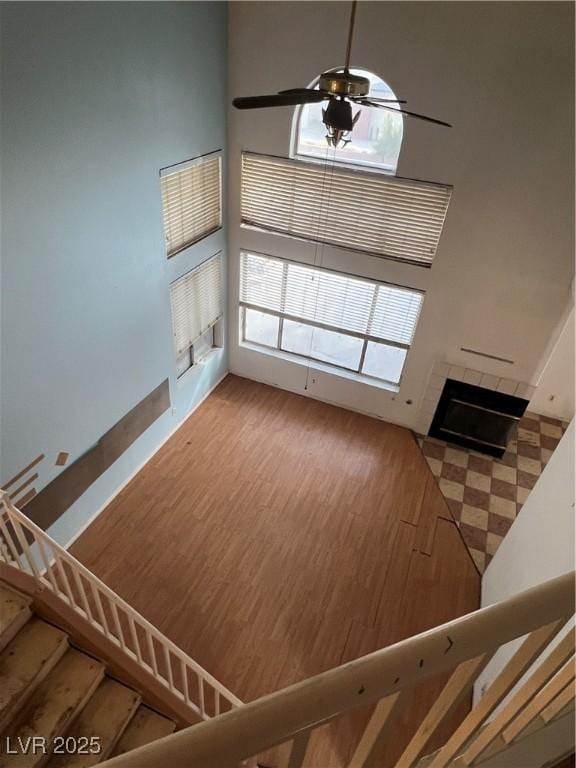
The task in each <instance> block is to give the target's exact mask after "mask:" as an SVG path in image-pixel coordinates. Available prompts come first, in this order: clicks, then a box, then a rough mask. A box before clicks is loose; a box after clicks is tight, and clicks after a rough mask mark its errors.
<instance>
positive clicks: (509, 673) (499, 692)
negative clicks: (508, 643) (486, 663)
mask: <svg viewBox="0 0 576 768" xmlns="http://www.w3.org/2000/svg"><path fill="white" fill-rule="evenodd" d="M565 623H566V619H561V620H560V621H553V622H552V623H550V624H546V625H545V626H543V627H540V629H536V630H534V632H532V633H531V634H530V635H528V637H527V638H526V639H525V640H524V642H523V643H522V645H521V646H520V648H518V650H517V651H516V653H515V654H514V656H512V658H511V659H510V661H509V662H508V663H507V664H506V666H505V667H504V669H503V670H502V672H500V674H499V675H498V677H497V678H496V679H495V680H494V682H493V683H492V684H491V686H490V687H489V688H488V690H487V691H486V693H485V694H484V696H483V697H482V698H481V699H480V701H479V702H478V703H477V704H476V706H475V707H474V709H472V711H471V712H470V713H469V714H468V716H467V717H466V718H465V719H464V720H463V722H462V723H461V724H460V725H459V727H458V728H457V729H456V730H455V731H454V733H453V734H452V736H451V737H450V738H449V739H448V741H447V742H446V744H445V745H444V746H443V747H442V749H441V750H440V751H439V752H438V754H437V755H436V757H435V758H434V759H433V760H432V762H431V763H430V766H429V767H428V768H446V766H447V765H449V764H450V762H451V760H452V759H453V758H454V757H456V755H457V754H460V752H461V751H462V748H463V747H464V745H465V744H466V742H469V741H470V739H471V738H472V737H473V736H475V735H476V734H477V733H478V731H479V730H480V728H481V727H482V725H483V723H484V722H485V721H486V720H487V719H488V718H489V717H490V715H491V714H492V712H494V710H495V709H496V707H498V705H499V704H500V702H502V701H503V699H505V698H506V696H507V695H508V694H509V693H510V691H511V690H512V688H513V687H514V686H515V685H516V683H517V682H518V680H520V678H521V677H522V676H523V675H524V673H525V672H526V671H527V670H528V669H529V668H530V667H531V666H532V664H533V663H534V662H535V661H536V659H537V658H538V656H539V655H540V654H541V653H542V651H543V650H544V649H545V648H546V646H547V645H548V643H550V641H551V640H552V639H553V638H554V637H555V636H556V635H557V634H558V632H559V631H560V630H561V629H562V627H563V626H564V624H565Z"/></svg>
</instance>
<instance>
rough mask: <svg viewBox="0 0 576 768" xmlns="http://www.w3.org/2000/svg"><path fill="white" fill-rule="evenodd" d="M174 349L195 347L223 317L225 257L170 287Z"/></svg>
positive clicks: (209, 262) (208, 263)
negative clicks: (223, 263)
mask: <svg viewBox="0 0 576 768" xmlns="http://www.w3.org/2000/svg"><path fill="white" fill-rule="evenodd" d="M170 306H171V310H172V333H173V335H174V349H175V351H176V354H177V355H179V354H181V353H182V352H184V351H185V350H186V349H188V348H189V347H191V346H192V344H194V342H195V341H196V340H197V339H198V338H199V337H200V336H201V335H202V334H203V333H205V332H206V331H207V330H208V328H210V327H211V326H212V325H214V323H216V322H217V321H218V320H220V318H221V317H222V316H223V314H224V300H223V283H222V256H221V255H220V254H217V255H216V256H213V257H212V258H211V259H209V260H208V261H205V262H204V263H203V264H201V265H200V266H199V267H196V269H193V270H192V271H190V272H187V273H186V274H185V275H184V276H183V277H181V278H180V279H179V280H176V282H174V283H172V285H171V286H170Z"/></svg>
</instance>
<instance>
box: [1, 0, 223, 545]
mask: <svg viewBox="0 0 576 768" xmlns="http://www.w3.org/2000/svg"><path fill="white" fill-rule="evenodd" d="M226 12H227V11H226V4H225V3H220V2H198V3H195V2H185V3H180V2H175V3H172V2H160V3H155V2H150V3H148V2H142V3H139V2H135V3H131V2H127V3H123V2H119V3H116V2H114V3H107V2H96V3H91V2H76V3H51V2H41V3H2V4H1V14H2V17H1V22H2V25H1V33H2V40H1V45H2V82H1V86H2V126H1V136H0V138H1V150H2V151H1V162H2V167H1V172H2V181H1V183H2V322H1V326H0V327H1V330H2V336H1V341H2V345H1V372H2V379H1V417H2V430H1V457H2V465H1V468H0V480H4V481H5V480H6V479H7V478H8V477H10V476H11V475H12V474H14V473H15V472H17V471H18V470H19V469H21V468H22V467H23V466H24V465H26V464H27V463H28V462H29V461H30V460H31V459H33V458H34V457H35V456H37V455H38V454H39V453H41V452H42V453H44V454H45V455H46V459H45V460H44V461H43V462H42V464H41V465H40V482H39V484H38V486H37V487H38V489H40V488H41V487H43V486H45V485H46V484H47V483H48V482H49V481H50V480H52V479H53V478H54V477H55V476H56V474H57V473H58V471H60V468H58V467H56V466H55V465H54V461H55V458H56V455H57V453H58V451H61V450H63V451H69V452H70V461H73V460H75V459H76V458H78V457H79V456H80V455H81V454H82V453H84V452H85V451H86V450H87V449H88V448H90V447H91V446H92V445H93V444H94V443H95V442H96V441H97V440H98V438H99V437H100V436H101V435H102V434H103V433H104V432H106V431H107V430H108V429H109V428H110V427H112V426H113V424H115V423H116V422H117V421H118V420H119V419H120V418H122V416H124V414H125V413H126V412H127V411H129V410H130V409H131V408H132V407H133V406H135V405H136V404H137V403H138V402H139V401H140V400H141V399H142V398H143V397H145V396H146V395H147V394H148V393H149V392H150V391H151V390H152V389H154V388H155V387H156V386H157V385H158V384H159V383H160V382H161V381H162V380H163V379H165V378H166V377H169V378H170V391H171V399H172V405H173V409H172V411H168V412H167V413H165V414H164V415H163V416H162V417H161V418H160V419H159V420H158V421H157V422H156V423H155V424H154V425H153V426H152V427H150V429H148V430H147V432H146V433H145V434H144V435H142V436H141V437H140V438H139V439H138V441H137V442H136V443H135V444H134V445H133V446H132V447H131V448H130V449H129V450H128V451H127V452H126V453H125V454H124V455H123V456H122V457H121V458H120V459H119V460H118V461H117V462H116V464H114V465H113V466H112V467H111V468H110V469H109V470H108V471H107V472H106V473H105V474H104V475H102V476H101V477H100V479H99V480H98V481H97V482H96V483H95V484H94V485H93V486H92V487H91V488H90V489H89V491H88V492H87V493H85V494H84V496H83V497H82V498H81V499H79V501H78V502H77V503H76V504H75V505H74V506H73V507H71V508H70V509H69V510H68V512H67V513H66V514H65V515H64V516H63V517H62V518H60V520H59V521H58V523H57V524H56V525H54V526H53V527H52V529H51V531H50V532H51V533H52V535H54V536H55V537H56V538H57V539H58V540H59V541H61V542H66V541H68V540H69V538H70V537H71V536H72V535H74V533H76V532H77V531H78V529H79V528H80V527H81V526H82V525H83V524H84V523H85V522H86V521H87V520H88V519H89V518H90V517H91V516H92V515H93V514H94V513H95V512H96V511H97V510H98V509H99V507H100V506H101V505H102V504H103V503H104V502H105V501H106V500H107V499H108V498H109V497H110V496H111V495H112V494H113V493H114V492H115V490H117V488H118V487H119V486H120V485H121V484H122V483H123V482H124V481H125V479H126V478H127V477H128V476H129V475H130V474H131V473H132V472H133V471H134V469H135V468H136V467H138V466H139V465H140V464H141V463H142V462H143V461H144V460H145V459H146V458H147V457H148V456H149V455H150V453H151V452H152V451H153V450H154V448H155V447H157V445H158V444H159V443H160V442H161V441H162V440H163V439H164V438H165V437H166V435H167V434H168V433H169V432H170V431H171V430H172V429H174V427H175V426H176V425H177V424H178V423H179V422H180V421H181V420H182V419H183V418H184V416H185V415H186V413H187V412H188V411H189V410H190V409H191V408H192V407H193V406H194V405H195V404H196V403H197V402H198V400H199V399H200V398H201V397H202V396H203V395H204V394H205V393H206V392H207V391H208V390H209V389H210V388H211V387H212V386H213V384H214V383H215V382H216V381H217V380H218V379H219V378H220V377H221V376H222V375H223V374H224V373H225V371H226V370H227V360H226V354H225V352H222V353H217V354H216V355H214V356H213V357H212V358H211V359H210V362H209V363H208V364H207V365H205V366H202V367H198V369H197V370H194V371H193V372H189V373H188V374H187V375H186V376H185V377H184V379H183V380H180V381H179V382H178V383H177V382H176V380H175V370H174V359H173V352H172V336H171V328H170V308H169V300H168V285H169V283H170V282H171V281H172V280H174V279H175V278H176V277H178V276H180V275H181V274H183V273H184V272H186V271H188V270H189V269H190V268H191V267H192V266H194V265H195V264H197V263H199V262H200V261H202V260H204V259H205V258H207V257H208V256H210V255H212V254H213V253H216V252H217V251H218V250H222V251H223V252H224V253H225V232H224V231H221V232H218V233H216V234H214V235H212V236H210V237H209V238H207V239H205V240H204V241H202V242H201V243H199V244H197V245H196V246H193V247H192V248H190V249H188V250H187V251H185V252H183V253H181V254H179V255H177V256H176V257H175V258H173V259H171V260H170V261H169V262H168V261H167V260H166V258H165V255H164V240H163V231H162V215H161V202H160V193H159V177H158V171H159V169H160V168H161V167H164V166H167V165H172V164H174V163H177V162H181V161H183V160H186V159H188V158H191V157H194V156H197V155H199V154H204V153H206V152H210V151H212V150H215V149H220V148H224V143H225V137H226V117H225V116H226Z"/></svg>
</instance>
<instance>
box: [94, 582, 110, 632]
mask: <svg viewBox="0 0 576 768" xmlns="http://www.w3.org/2000/svg"><path fill="white" fill-rule="evenodd" d="M90 589H91V591H92V597H93V598H94V604H95V605H96V611H97V613H98V618H99V619H100V625H101V627H102V630H103V632H104V634H105V635H106V637H110V628H109V627H108V620H107V619H106V614H105V613H104V608H103V606H102V600H101V599H100V592H99V591H98V588H97V587H96V586H95V585H94V584H90Z"/></svg>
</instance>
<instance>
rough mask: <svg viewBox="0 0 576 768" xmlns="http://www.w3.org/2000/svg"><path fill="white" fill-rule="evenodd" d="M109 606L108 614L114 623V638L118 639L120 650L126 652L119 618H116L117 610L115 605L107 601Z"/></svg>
mask: <svg viewBox="0 0 576 768" xmlns="http://www.w3.org/2000/svg"><path fill="white" fill-rule="evenodd" d="M108 602H109V604H110V612H111V613H112V619H113V621H114V629H115V630H116V637H117V638H118V642H119V643H120V648H122V650H124V651H125V650H127V648H126V641H125V640H124V632H123V631H122V626H121V624H120V618H119V616H118V608H117V607H116V603H114V602H113V601H112V600H109V601H108Z"/></svg>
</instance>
